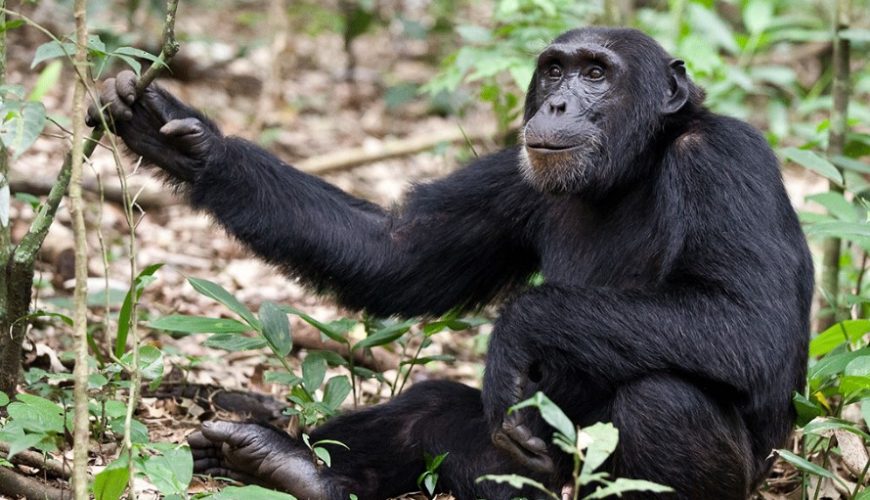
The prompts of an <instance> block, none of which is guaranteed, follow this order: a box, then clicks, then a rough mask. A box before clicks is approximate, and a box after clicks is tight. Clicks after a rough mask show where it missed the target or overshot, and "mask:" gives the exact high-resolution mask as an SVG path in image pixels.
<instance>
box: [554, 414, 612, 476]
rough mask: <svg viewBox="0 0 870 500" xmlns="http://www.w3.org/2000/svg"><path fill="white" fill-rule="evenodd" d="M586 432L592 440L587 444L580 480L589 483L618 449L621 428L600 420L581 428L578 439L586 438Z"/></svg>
mask: <svg viewBox="0 0 870 500" xmlns="http://www.w3.org/2000/svg"><path fill="white" fill-rule="evenodd" d="M566 418H567V417H566ZM563 434H564V433H563ZM584 434H585V436H587V439H591V442H589V444H588V445H587V446H586V456H585V459H584V461H583V469H581V471H580V480H581V481H582V482H583V483H588V482H589V480H588V477H589V476H590V475H592V473H593V472H595V470H596V469H598V467H600V466H601V464H603V463H604V461H605V460H607V457H609V456H610V455H611V454H612V453H613V451H614V450H616V443H618V442H619V430H617V429H616V427H614V426H613V424H611V423H606V424H604V423H600V422H599V423H596V424H593V425H590V426H589V427H584V428H583V429H581V430H580V436H581V437H579V438H578V441H581V442H582V441H583V440H584V439H583V435H584Z"/></svg>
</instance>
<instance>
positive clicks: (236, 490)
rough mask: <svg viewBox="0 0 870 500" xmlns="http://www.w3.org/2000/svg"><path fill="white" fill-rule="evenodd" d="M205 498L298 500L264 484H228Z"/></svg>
mask: <svg viewBox="0 0 870 500" xmlns="http://www.w3.org/2000/svg"><path fill="white" fill-rule="evenodd" d="M203 500H296V497H294V496H293V495H290V494H288V493H280V492H277V491H273V490H267V489H266V488H263V487H262V486H227V487H226V488H224V489H222V490H221V491H219V492H217V493H214V494H211V495H208V496H205V497H203Z"/></svg>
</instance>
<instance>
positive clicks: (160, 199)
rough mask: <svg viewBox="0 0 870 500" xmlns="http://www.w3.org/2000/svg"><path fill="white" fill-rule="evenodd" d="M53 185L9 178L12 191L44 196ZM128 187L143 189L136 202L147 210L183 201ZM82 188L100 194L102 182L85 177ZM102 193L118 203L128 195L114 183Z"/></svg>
mask: <svg viewBox="0 0 870 500" xmlns="http://www.w3.org/2000/svg"><path fill="white" fill-rule="evenodd" d="M53 186H54V183H53V182H51V181H48V180H45V179H38V178H35V177H23V176H20V175H14V174H13V175H11V176H10V179H9V188H10V190H11V191H12V193H29V194H32V195H35V196H44V195H47V194H49V193H50V192H51V189H52V187H53ZM128 187H129V188H130V190H131V191H134V192H137V191H139V190H140V189H142V194H140V195H139V196H138V197H137V198H136V204H137V205H139V206H140V207H142V208H143V209H145V210H148V209H151V208H160V207H166V206H170V205H177V204H179V203H181V199H180V198H179V197H177V196H175V195H173V194H172V193H171V192H170V191H155V190H153V189H149V188H148V187H145V186H128ZM82 189H83V190H85V191H87V192H89V193H94V194H97V195H99V194H100V183H99V182H97V181H96V180H95V179H84V180H82ZM102 195H103V199H105V201H108V202H112V203H116V204H118V205H123V204H124V198H125V197H126V195H125V192H124V190H123V189H121V188H120V187H119V186H117V185H114V184H103V192H102Z"/></svg>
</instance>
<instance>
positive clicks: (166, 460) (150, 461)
mask: <svg viewBox="0 0 870 500" xmlns="http://www.w3.org/2000/svg"><path fill="white" fill-rule="evenodd" d="M137 461H138V462H139V465H140V466H141V468H142V471H143V472H144V473H145V475H146V476H148V479H149V480H150V481H151V483H152V484H153V485H154V486H156V487H157V489H158V490H160V492H161V493H163V494H164V495H182V496H184V495H185V494H186V492H187V486H188V485H189V484H190V480H191V479H193V456H192V455H191V454H190V448H188V447H187V446H178V447H175V448H168V449H164V450H163V452H162V454H160V455H154V456H141V457H139V459H138V460H137Z"/></svg>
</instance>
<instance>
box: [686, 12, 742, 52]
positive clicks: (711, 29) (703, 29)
mask: <svg viewBox="0 0 870 500" xmlns="http://www.w3.org/2000/svg"><path fill="white" fill-rule="evenodd" d="M689 17H690V19H691V21H692V24H693V25H694V27H695V29H696V30H697V31H698V32H699V33H703V34H704V35H705V36H706V37H707V38H708V40H710V41H712V42H715V43H716V44H718V45H719V46H720V47H722V48H723V49H725V50H726V51H728V52H730V53H732V54H736V53H738V52H739V51H740V47H738V46H737V42H736V41H735V40H734V33H732V32H731V28H729V27H728V25H727V24H726V23H725V22H724V21H722V19H720V18H719V16H717V15H716V13H715V12H713V11H712V10H710V9H708V8H706V7H704V6H702V5H699V4H696V3H692V4H690V5H689Z"/></svg>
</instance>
